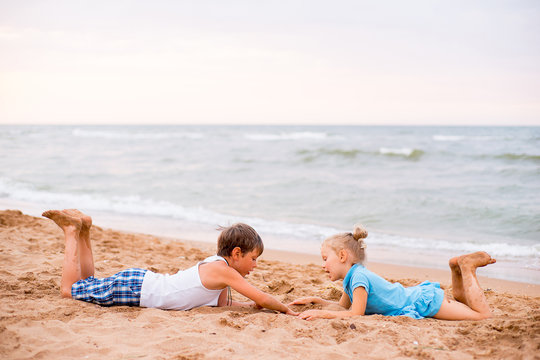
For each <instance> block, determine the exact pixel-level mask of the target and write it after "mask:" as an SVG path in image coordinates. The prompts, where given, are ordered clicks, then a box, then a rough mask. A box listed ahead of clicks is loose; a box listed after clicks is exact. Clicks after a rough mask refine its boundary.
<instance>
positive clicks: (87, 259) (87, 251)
mask: <svg viewBox="0 0 540 360" xmlns="http://www.w3.org/2000/svg"><path fill="white" fill-rule="evenodd" d="M64 212H65V213H66V214H68V215H71V216H73V217H76V218H79V219H81V221H82V226H81V231H80V232H79V260H80V264H81V277H82V279H86V278H88V277H90V276H94V255H93V254H92V245H91V243H90V228H91V227H92V218H91V217H90V216H88V215H85V214H83V213H82V212H80V211H79V210H77V209H68V210H64Z"/></svg>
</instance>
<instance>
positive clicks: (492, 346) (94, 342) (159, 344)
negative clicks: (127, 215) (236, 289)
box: [0, 210, 540, 359]
mask: <svg viewBox="0 0 540 360" xmlns="http://www.w3.org/2000/svg"><path fill="white" fill-rule="evenodd" d="M98 225H99V224H98ZM92 238H93V247H94V256H95V263H96V275H97V276H108V275H111V274H113V273H115V272H117V271H119V270H121V269H124V268H127V267H144V268H148V269H151V270H153V271H159V272H168V273H174V272H176V271H177V270H178V269H180V268H187V267H189V266H191V265H193V264H194V263H195V262H197V261H198V260H201V259H203V258H204V257H206V256H208V255H211V253H210V252H209V251H208V250H207V249H204V248H197V247H195V246H193V245H192V243H188V242H182V241H176V240H172V239H164V238H157V237H154V236H150V235H143V234H130V233H123V232H118V231H114V230H108V229H102V228H100V227H98V226H94V227H93V231H92ZM0 244H1V246H0V262H1V264H2V266H1V268H0V289H1V291H0V296H1V301H0V357H1V358H3V359H71V358H83V359H85V358H86V359H104V358H105V359H138V358H150V359H225V358H236V359H276V358H281V359H351V358H365V359H387V358H395V359H399V358H425V359H473V358H489V359H534V358H539V356H540V355H539V354H540V306H539V305H540V298H539V297H534V296H527V295H516V294H512V293H507V292H504V291H499V290H497V291H493V290H492V291H486V296H487V299H488V301H489V303H490V305H491V306H492V308H493V310H494V317H493V318H492V319H489V320H484V321H461V322H450V321H440V320H434V319H424V320H413V319H410V318H407V317H384V316H378V315H377V316H365V317H356V318H352V319H347V320H315V321H311V322H307V321H303V320H300V319H298V318H295V317H291V316H286V315H282V314H277V313H274V312H271V311H256V310H251V309H243V308H198V309H194V310H191V311H163V310H158V309H146V308H129V307H110V308H106V307H100V306H97V305H93V304H88V303H84V302H80V301H75V300H71V299H62V298H60V296H59V283H60V273H61V266H62V259H63V234H62V232H61V231H60V230H59V229H58V227H57V226H56V225H55V224H54V223H53V222H52V221H50V220H47V219H40V218H35V217H31V216H27V215H23V214H22V213H21V212H19V211H16V210H7V211H0ZM248 280H249V281H250V282H251V283H253V284H254V285H256V286H258V287H259V288H260V289H263V290H265V291H267V292H269V293H272V294H273V295H275V296H276V297H277V298H279V299H280V300H282V301H284V302H287V301H290V300H292V299H294V298H297V297H300V296H304V295H312V294H317V295H320V296H323V297H326V298H332V299H337V298H339V296H340V290H339V289H340V287H339V286H338V284H334V283H331V282H330V281H329V280H328V278H327V276H326V274H324V272H323V271H322V270H321V269H320V266H319V265H315V264H307V265H298V264H291V263H286V262H279V261H270V260H261V261H260V263H259V266H258V268H257V269H256V270H255V271H254V272H253V273H252V274H251V275H250V276H249V277H248ZM393 280H397V281H400V282H402V283H403V284H405V285H414V284H416V283H419V282H420V280H417V279H410V278H408V277H406V276H403V277H402V278H395V279H393ZM442 285H443V288H444V289H445V291H447V292H448V293H450V290H451V289H450V288H449V286H450V284H449V283H448V282H447V283H444V282H443V284H442ZM234 296H235V298H237V299H242V297H241V296H239V295H238V294H234Z"/></svg>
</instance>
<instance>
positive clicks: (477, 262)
mask: <svg viewBox="0 0 540 360" xmlns="http://www.w3.org/2000/svg"><path fill="white" fill-rule="evenodd" d="M450 261H452V260H450ZM495 261H496V260H495V259H492V258H491V256H489V254H488V253H487V252H484V251H477V252H475V253H472V254H467V255H462V256H460V257H458V258H457V263H458V265H459V268H460V269H461V270H462V271H463V270H465V269H467V270H474V269H476V268H478V267H482V266H486V265H489V264H493V263H495Z"/></svg>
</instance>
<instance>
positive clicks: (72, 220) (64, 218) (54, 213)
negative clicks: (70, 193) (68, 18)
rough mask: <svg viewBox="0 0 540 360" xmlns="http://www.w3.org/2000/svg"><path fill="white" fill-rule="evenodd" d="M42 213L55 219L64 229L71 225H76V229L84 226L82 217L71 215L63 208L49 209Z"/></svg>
mask: <svg viewBox="0 0 540 360" xmlns="http://www.w3.org/2000/svg"><path fill="white" fill-rule="evenodd" d="M41 215H43V216H45V217H46V218H49V219H51V220H52V221H54V222H55V223H56V225H58V226H60V227H61V228H62V230H66V228H68V227H70V226H74V227H75V229H76V230H80V229H81V227H82V220H81V219H79V218H77V217H74V216H72V215H69V214H67V213H65V212H64V211H61V210H47V211H45V212H44V213H43V214H41Z"/></svg>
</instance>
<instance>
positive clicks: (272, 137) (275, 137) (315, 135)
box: [244, 131, 328, 141]
mask: <svg viewBox="0 0 540 360" xmlns="http://www.w3.org/2000/svg"><path fill="white" fill-rule="evenodd" d="M244 137H245V138H246V139H248V140H253V141H279V140H324V139H327V138H328V134H326V133H323V132H310V131H304V132H289V133H286V132H282V133H279V134H263V133H252V134H244Z"/></svg>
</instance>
